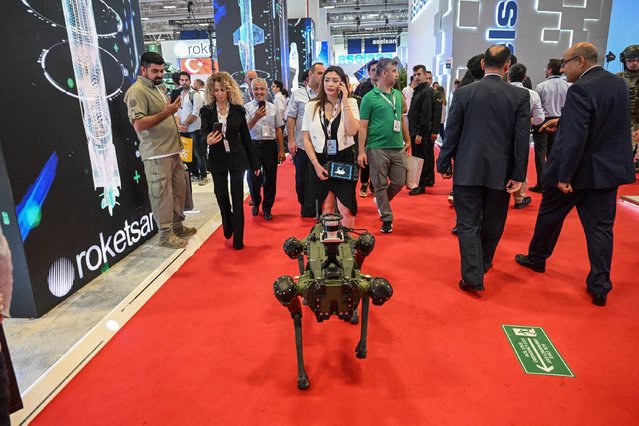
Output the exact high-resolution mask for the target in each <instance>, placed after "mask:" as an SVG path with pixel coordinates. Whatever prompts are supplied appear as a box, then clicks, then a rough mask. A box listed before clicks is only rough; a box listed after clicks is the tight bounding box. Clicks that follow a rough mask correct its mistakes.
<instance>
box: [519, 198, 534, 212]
mask: <svg viewBox="0 0 639 426" xmlns="http://www.w3.org/2000/svg"><path fill="white" fill-rule="evenodd" d="M531 201H532V198H530V197H524V198H522V199H521V201H520V202H519V203H515V208H516V209H523V208H524V207H528V206H529V205H530V202H531Z"/></svg>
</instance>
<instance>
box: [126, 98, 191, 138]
mask: <svg viewBox="0 0 639 426" xmlns="http://www.w3.org/2000/svg"><path fill="white" fill-rule="evenodd" d="M178 109H180V98H179V97H177V98H175V100H174V101H173V102H167V103H166V104H165V105H164V109H162V111H160V112H158V113H156V114H152V115H147V116H144V117H140V118H136V119H135V120H134V121H133V128H134V129H135V131H136V132H138V133H140V132H143V131H145V130H149V129H151V128H153V127H155V126H157V125H158V124H160V123H161V122H162V121H164V120H165V119H166V118H167V117H171V116H172V115H174V114H175V113H176V112H177V111H178Z"/></svg>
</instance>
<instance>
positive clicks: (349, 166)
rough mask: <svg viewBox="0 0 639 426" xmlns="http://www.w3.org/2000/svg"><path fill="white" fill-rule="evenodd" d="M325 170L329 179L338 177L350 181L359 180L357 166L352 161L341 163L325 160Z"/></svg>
mask: <svg viewBox="0 0 639 426" xmlns="http://www.w3.org/2000/svg"><path fill="white" fill-rule="evenodd" d="M325 168H326V170H327V171H328V177H329V178H330V179H340V180H346V181H350V182H357V181H358V180H359V166H358V165H357V164H353V163H341V162H338V161H327V162H326V166H325Z"/></svg>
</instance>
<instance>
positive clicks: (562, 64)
mask: <svg viewBox="0 0 639 426" xmlns="http://www.w3.org/2000/svg"><path fill="white" fill-rule="evenodd" d="M579 57H580V55H577V56H573V57H572V58H570V59H562V60H561V61H559V63H560V64H561V66H562V67H563V66H565V65H566V64H567V63H568V62H570V61H573V60H575V59H577V58H579Z"/></svg>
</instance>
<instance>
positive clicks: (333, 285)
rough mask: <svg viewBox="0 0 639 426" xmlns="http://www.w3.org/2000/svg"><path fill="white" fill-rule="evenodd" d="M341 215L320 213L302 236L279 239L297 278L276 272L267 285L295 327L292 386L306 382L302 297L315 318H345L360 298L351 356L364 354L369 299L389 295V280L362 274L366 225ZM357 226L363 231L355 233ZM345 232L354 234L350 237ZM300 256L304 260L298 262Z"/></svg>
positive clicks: (377, 301) (371, 240) (370, 240)
mask: <svg viewBox="0 0 639 426" xmlns="http://www.w3.org/2000/svg"><path fill="white" fill-rule="evenodd" d="M341 219H342V216H341V215H339V214H336V213H329V214H323V215H321V216H320V217H319V219H318V222H317V223H316V224H315V225H314V226H313V228H311V232H310V233H309V234H308V236H307V237H306V238H304V239H303V240H302V241H300V240H298V239H297V238H295V237H290V238H288V239H287V240H286V241H285V242H284V252H285V253H286V254H287V255H288V256H289V257H290V258H291V259H297V261H298V266H299V269H300V275H299V277H295V278H293V277H291V276H287V275H284V276H280V277H278V278H277V279H276V280H275V283H274V284H273V290H274V292H275V297H276V298H277V300H278V301H279V302H280V303H281V304H282V305H283V306H285V307H287V308H288V310H289V312H290V313H291V317H292V318H293V324H294V326H295V346H296V350H297V387H298V389H300V390H303V389H306V388H308V386H309V381H308V376H307V374H306V371H305V370H304V356H303V350H302V307H301V304H300V299H299V296H302V298H303V300H304V301H305V302H308V307H309V308H310V309H311V311H313V313H315V317H316V318H317V321H318V322H322V321H324V320H327V319H329V318H330V317H331V316H332V315H336V316H337V317H338V318H339V319H341V320H343V321H347V322H348V321H350V320H351V317H352V316H353V313H354V312H356V311H357V307H358V305H359V303H360V300H361V302H362V320H361V331H360V341H359V343H358V344H357V347H356V348H355V354H356V356H357V358H360V359H362V358H366V352H367V348H366V334H367V330H368V308H369V299H370V300H372V301H373V305H377V306H380V305H383V304H384V303H385V302H386V301H388V299H390V298H391V296H392V295H393V288H392V287H391V285H390V283H389V282H388V281H387V280H386V279H384V278H381V277H372V276H370V275H365V274H362V273H361V271H360V269H361V267H362V264H363V263H364V258H365V257H366V256H368V255H369V254H371V252H372V251H373V248H374V247H375V237H374V236H373V235H372V234H370V233H368V231H366V230H359V229H349V228H345V227H344V226H342V223H341ZM358 231H363V232H358ZM350 234H355V235H357V237H353V236H351V235H350ZM304 257H306V259H307V262H306V265H304Z"/></svg>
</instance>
